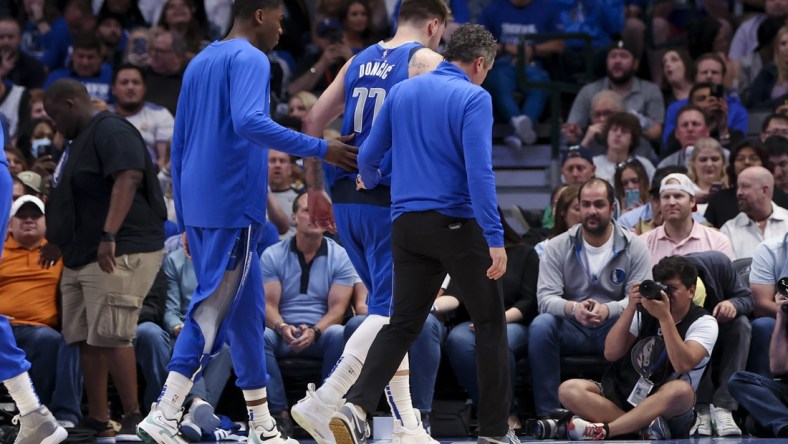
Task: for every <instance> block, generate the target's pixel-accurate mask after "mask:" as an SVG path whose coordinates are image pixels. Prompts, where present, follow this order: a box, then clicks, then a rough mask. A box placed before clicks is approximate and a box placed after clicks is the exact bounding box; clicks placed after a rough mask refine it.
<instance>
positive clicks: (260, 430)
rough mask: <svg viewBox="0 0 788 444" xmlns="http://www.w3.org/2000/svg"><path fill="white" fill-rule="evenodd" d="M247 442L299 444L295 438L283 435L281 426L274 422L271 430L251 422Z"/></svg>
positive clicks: (257, 443)
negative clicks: (280, 430) (280, 429)
mask: <svg viewBox="0 0 788 444" xmlns="http://www.w3.org/2000/svg"><path fill="white" fill-rule="evenodd" d="M247 442H251V443H254V444H263V443H265V444H298V441H296V440H295V439H293V438H288V437H283V436H282V434H281V433H279V428H278V427H277V426H276V424H274V427H273V428H272V429H271V430H266V429H265V427H263V426H257V427H255V426H254V424H252V423H251V422H250V423H249V439H248V441H247Z"/></svg>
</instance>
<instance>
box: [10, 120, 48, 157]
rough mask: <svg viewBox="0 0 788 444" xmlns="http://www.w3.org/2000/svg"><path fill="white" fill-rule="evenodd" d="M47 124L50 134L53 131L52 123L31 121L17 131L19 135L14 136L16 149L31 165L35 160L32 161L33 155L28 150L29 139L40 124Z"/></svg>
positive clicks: (29, 146) (29, 145)
mask: <svg viewBox="0 0 788 444" xmlns="http://www.w3.org/2000/svg"><path fill="white" fill-rule="evenodd" d="M42 123H44V124H47V125H49V128H50V129H52V134H54V133H55V132H56V131H55V124H54V123H52V121H51V120H49V119H33V120H31V121H30V122H28V123H27V124H26V125H24V126H23V127H22V128H20V129H19V134H17V136H16V147H17V148H18V149H19V151H21V152H22V154H24V155H25V159H27V161H28V162H29V163H30V164H32V163H33V161H34V160H35V159H33V153H31V152H30V148H31V146H32V144H31V142H30V138H31V137H33V131H35V129H36V127H37V126H38V125H40V124H42Z"/></svg>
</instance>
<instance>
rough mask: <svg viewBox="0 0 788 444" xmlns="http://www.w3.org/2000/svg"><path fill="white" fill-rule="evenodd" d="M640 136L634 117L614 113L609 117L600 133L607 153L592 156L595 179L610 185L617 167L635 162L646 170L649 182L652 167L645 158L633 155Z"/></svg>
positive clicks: (639, 129) (638, 125)
mask: <svg viewBox="0 0 788 444" xmlns="http://www.w3.org/2000/svg"><path fill="white" fill-rule="evenodd" d="M641 134H642V133H641V128H640V122H638V118H637V117H635V116H634V115H632V114H629V113H616V114H613V115H612V116H610V118H609V119H608V121H607V124H606V125H605V129H604V130H603V132H602V138H603V140H604V141H605V145H606V146H607V152H606V153H605V154H599V155H597V156H594V166H595V167H596V172H595V174H596V177H599V178H600V179H605V180H606V181H608V182H610V183H611V184H612V183H613V176H615V174H616V168H617V167H618V166H623V165H624V164H625V163H626V162H627V161H630V160H637V161H638V162H640V164H641V165H642V166H643V167H644V168H645V169H646V174H647V176H648V179H649V180H651V177H652V176H653V175H654V165H652V164H651V162H650V161H649V160H648V159H646V158H645V157H642V156H638V155H636V154H635V153H634V151H635V148H636V147H637V146H638V145H639V144H640V136H641Z"/></svg>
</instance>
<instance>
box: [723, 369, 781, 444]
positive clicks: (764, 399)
mask: <svg viewBox="0 0 788 444" xmlns="http://www.w3.org/2000/svg"><path fill="white" fill-rule="evenodd" d="M728 390H730V392H731V394H732V395H733V397H734V398H736V400H737V401H739V405H741V406H742V407H744V408H745V409H746V410H747V411H748V412H750V415H752V417H753V418H755V420H756V421H758V423H759V424H760V425H761V426H763V427H766V428H768V429H771V431H772V433H774V435H775V436H777V433H778V432H779V431H780V430H781V429H783V428H785V427H788V385H786V384H785V383H782V382H778V381H775V380H773V379H772V378H771V377H764V376H761V375H757V374H755V373H751V372H736V373H734V374H733V376H731V379H730V381H729V382H728Z"/></svg>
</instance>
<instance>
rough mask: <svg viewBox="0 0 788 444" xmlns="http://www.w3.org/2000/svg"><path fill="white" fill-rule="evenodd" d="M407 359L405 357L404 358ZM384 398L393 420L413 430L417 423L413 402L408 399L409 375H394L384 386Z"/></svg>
mask: <svg viewBox="0 0 788 444" xmlns="http://www.w3.org/2000/svg"><path fill="white" fill-rule="evenodd" d="M405 359H407V358H405ZM386 400H387V401H388V403H389V406H390V407H391V415H392V416H393V417H394V420H395V421H400V422H401V424H402V426H403V427H405V428H406V429H408V430H414V429H416V427H418V425H419V421H418V420H417V419H416V414H415V413H414V412H413V402H412V401H411V399H410V376H409V374H405V375H395V376H394V377H393V378H391V381H389V385H388V386H386Z"/></svg>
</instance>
